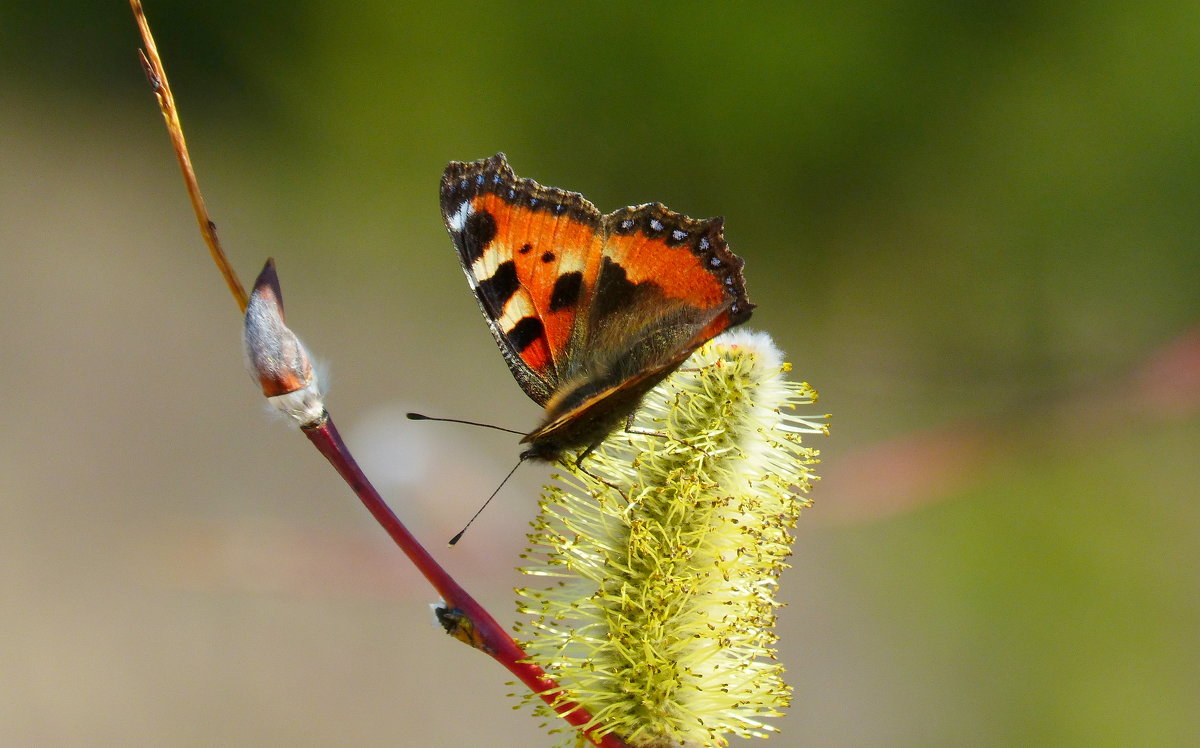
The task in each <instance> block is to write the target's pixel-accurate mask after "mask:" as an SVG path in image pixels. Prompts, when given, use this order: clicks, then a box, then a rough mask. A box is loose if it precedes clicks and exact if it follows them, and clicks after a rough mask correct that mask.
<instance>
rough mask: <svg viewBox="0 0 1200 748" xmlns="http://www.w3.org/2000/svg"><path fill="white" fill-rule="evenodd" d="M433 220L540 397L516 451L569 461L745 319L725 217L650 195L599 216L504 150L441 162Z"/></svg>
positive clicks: (746, 306) (529, 390) (503, 345)
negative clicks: (698, 216) (534, 176)
mask: <svg viewBox="0 0 1200 748" xmlns="http://www.w3.org/2000/svg"><path fill="white" fill-rule="evenodd" d="M441 207H442V217H443V218H444V219H445V222H446V228H447V229H448V230H449V232H450V237H451V239H452V240H453V242H454V248H455V249H456V250H457V251H458V258H459V260H460V261H461V262H462V268H463V271H464V272H465V273H466V275H467V282H468V283H469V284H470V286H471V289H472V290H473V291H474V292H475V298H476V299H477V300H478V301H479V306H480V308H481V309H482V310H483V315H484V317H485V318H486V319H487V323H488V327H489V328H490V329H491V331H492V335H493V336H494V337H495V338H496V343H497V345H499V346H500V352H501V353H502V354H503V355H504V360H505V362H506V363H507V364H508V367H509V369H511V370H512V373H513V376H514V377H515V378H516V380H517V384H519V385H520V386H521V389H523V390H524V391H525V394H527V395H529V397H530V398H532V399H533V400H534V402H536V403H537V404H538V405H541V406H542V407H543V408H545V414H544V417H543V420H542V423H541V425H539V426H538V427H537V428H536V429H534V430H533V431H531V432H529V433H528V434H526V435H525V437H524V438H523V439H522V440H521V443H522V444H528V445H529V446H528V448H527V449H526V450H525V451H523V452H522V453H521V459H522V460H525V459H530V458H532V459H539V460H544V461H550V462H553V461H556V460H558V459H559V458H560V457H561V456H562V455H563V453H564V452H567V451H571V450H576V449H580V448H584V451H583V452H582V453H580V455H579V457H578V458H577V462H578V461H580V460H582V459H583V458H584V457H586V455H587V454H588V453H590V452H591V450H592V449H594V448H595V447H596V446H597V445H598V444H599V443H600V442H601V441H603V440H604V438H605V437H607V436H608V434H610V433H611V432H612V431H613V430H615V429H616V428H617V427H619V426H620V425H621V422H622V421H624V420H626V419H628V418H629V417H630V415H631V414H632V413H633V412H634V411H635V410H636V409H637V407H638V404H639V403H640V402H641V400H642V398H643V396H645V394H646V393H647V392H649V391H650V389H651V388H653V387H654V386H655V385H656V384H658V383H659V382H661V381H662V380H663V379H664V378H665V377H666V376H667V375H668V374H670V373H671V372H672V371H674V370H675V369H677V368H678V367H679V365H680V364H682V363H683V362H684V360H686V359H687V358H688V356H690V355H691V354H692V352H693V351H694V350H696V349H697V348H699V347H700V346H701V345H703V344H704V343H706V342H707V341H709V340H710V339H712V338H713V337H714V336H716V335H718V334H720V333H721V332H723V331H724V330H726V329H728V328H730V327H733V326H734V325H739V324H741V323H742V322H745V321H746V320H747V319H749V317H750V311H751V310H752V309H753V308H754V305H753V304H751V303H750V301H749V300H748V299H747V298H746V283H745V280H744V279H743V277H742V265H743V264H744V263H743V261H742V259H741V258H740V257H738V256H737V255H735V254H733V252H731V251H730V250H729V247H728V246H727V245H726V243H725V237H724V235H723V232H724V225H725V224H724V219H723V218H710V219H708V220H703V221H701V220H695V219H692V218H688V217H687V216H684V215H681V214H679V213H675V212H673V211H671V210H670V209H668V208H667V207H666V206H665V205H663V204H661V203H646V204H644V205H634V206H629V207H626V208H621V209H620V210H617V211H615V212H613V213H608V214H601V213H600V211H598V210H597V209H596V207H595V206H594V205H592V204H591V203H590V202H588V201H587V200H586V199H585V198H584V197H583V195H581V194H579V193H577V192H568V191H566V190H560V189H557V188H554V187H544V186H542V185H540V184H538V183H537V182H534V181H533V180H531V179H522V178H521V177H518V176H517V175H516V174H515V173H514V172H513V170H512V168H511V167H510V166H509V165H508V160H507V159H506V158H505V156H504V154H503V153H498V154H496V155H495V156H492V157H491V158H487V159H483V160H480V161H472V162H469V163H463V162H458V161H452V162H450V164H448V165H447V166H446V170H445V172H444V173H443V174H442V183H441Z"/></svg>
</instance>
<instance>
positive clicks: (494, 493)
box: [432, 419, 527, 545]
mask: <svg viewBox="0 0 1200 748" xmlns="http://www.w3.org/2000/svg"><path fill="white" fill-rule="evenodd" d="M432 420H437V419H432ZM526 459H527V458H526V457H525V456H523V455H522V457H521V459H519V460H517V464H516V465H513V468H512V470H509V471H508V475H506V476H504V480H502V481H500V485H498V486H496V490H495V491H492V495H491V496H489V497H487V501H485V502H483V506H481V507H479V511H477V512H475V515H474V516H473V517H471V519H469V520H467V524H465V525H463V529H461V530H459V531H458V534H457V535H455V536H454V537H452V538H450V542H449V543H448V545H454V544H455V543H457V542H458V541H459V540H461V539H462V536H463V533H465V532H466V531H467V528H468V527H470V526H471V523H472V522H474V521H475V520H476V519H478V518H479V515H480V514H483V510H484V509H487V505H488V504H490V503H492V499H494V498H496V494H498V493H500V489H501V488H504V484H505V483H508V479H509V478H511V477H513V473H515V472H517V468H519V467H521V463H523V462H525V460H526Z"/></svg>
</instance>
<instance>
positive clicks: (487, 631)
mask: <svg viewBox="0 0 1200 748" xmlns="http://www.w3.org/2000/svg"><path fill="white" fill-rule="evenodd" d="M303 431H304V434H305V435H306V436H307V437H308V440H309V441H311V442H312V443H313V446H315V447H316V448H317V450H318V451H319V452H320V453H321V454H323V455H325V459H327V460H329V463H330V464H331V465H333V467H334V469H335V470H337V471H338V474H339V475H341V476H342V479H343V480H345V481H346V483H348V484H349V485H350V488H351V490H353V491H354V493H355V495H356V496H358V498H359V499H360V500H361V501H362V503H363V506H365V507H366V508H367V511H369V512H370V513H371V516H373V517H374V518H375V521H376V522H378V523H379V524H380V525H381V526H382V527H383V529H384V530H386V531H387V534H388V535H391V536H392V540H394V541H395V542H396V545H398V546H400V550H402V551H404V554H405V555H406V556H408V558H409V560H410V561H412V563H413V565H414V566H416V567H417V569H418V570H419V571H420V572H421V574H422V575H423V576H424V577H425V578H426V579H427V580H429V583H430V584H432V585H433V587H434V589H436V590H437V592H438V594H439V595H441V596H442V599H443V600H444V601H445V602H446V607H447V608H457V609H458V610H460V611H462V613H463V614H464V615H466V617H467V619H468V620H469V621H470V622H471V623H472V624H473V625H474V628H475V632H476V633H477V634H478V640H479V643H480V644H481V645H482V646H481V647H480V648H481V649H482V651H484V652H486V653H487V654H489V655H491V656H492V658H493V659H495V660H496V661H497V662H499V663H500V664H501V665H503V666H504V667H505V668H507V669H508V671H509V672H510V673H512V674H513V675H515V676H516V677H517V678H518V679H519V680H520V681H521V682H522V683H524V684H525V685H527V686H528V687H529V688H530V689H531V690H532V691H533V692H534V693H536V694H537V695H538V696H539V697H541V699H542V700H543V701H545V702H546V703H547V704H548V705H549V706H550V708H551V709H553V710H554V711H555V712H557V713H558V715H559V716H560V717H562V718H563V719H565V720H566V721H567V722H569V723H570V724H572V725H574V726H575V727H578V728H582V727H583V726H584V725H586V724H587V723H588V722H590V721H591V720H592V715H591V714H589V713H588V712H587V710H585V709H584V708H583V707H582V706H580V705H579V704H576V703H574V702H570V701H559V700H558V699H556V698H555V694H558V693H559V692H560V689H559V686H558V684H557V683H556V682H554V681H553V680H551V679H550V678H549V677H548V676H547V675H546V672H545V671H544V670H542V669H541V668H540V667H538V666H537V665H535V664H533V663H531V662H528V657H529V656H528V655H527V654H525V651H524V650H522V649H521V647H520V646H518V645H517V643H516V642H515V641H513V638H512V637H511V636H509V635H508V633H507V632H506V631H505V630H504V628H503V627H501V626H500V624H499V623H497V622H496V619H495V618H492V616H491V614H490V613H488V612H487V611H486V610H484V608H483V606H482V605H480V604H479V603H478V602H476V601H475V598H473V597H471V595H470V594H468V593H467V591H466V590H464V589H463V588H462V587H461V586H460V585H459V584H458V582H456V581H454V579H453V578H452V577H451V576H450V574H449V573H447V571H446V570H445V569H443V568H442V567H441V565H440V564H438V562H437V561H435V560H434V558H433V556H431V555H429V552H428V551H426V550H425V548H424V547H423V546H422V545H421V544H420V543H419V542H418V541H417V539H416V538H415V537H414V536H413V534H412V533H410V532H409V531H408V528H407V527H405V526H404V523H403V522H401V521H400V518H399V517H397V516H396V514H395V512H393V511H392V509H391V507H389V506H388V505H387V503H386V502H385V501H384V500H383V497H381V496H380V495H379V492H378V491H376V490H375V487H374V486H372V485H371V482H370V481H369V480H367V476H366V475H365V474H364V473H363V471H362V469H361V468H359V466H358V463H357V462H356V461H355V460H354V457H353V456H352V455H351V454H350V450H348V449H347V448H346V445H345V443H344V442H343V441H342V437H341V435H340V434H339V433H338V430H337V427H336V426H334V425H333V419H332V418H329V417H326V418H325V420H324V421H322V422H321V423H320V424H317V425H315V426H310V427H305V428H304V429H303ZM586 734H587V737H588V739H589V740H591V741H592V742H593V743H595V744H596V745H598V746H600V747H601V748H628V746H626V744H625V743H624V742H622V741H621V740H619V739H617V738H616V737H615V736H613V735H611V734H610V735H604V736H597V735H595V734H594V732H592V731H589V732H587V733H586Z"/></svg>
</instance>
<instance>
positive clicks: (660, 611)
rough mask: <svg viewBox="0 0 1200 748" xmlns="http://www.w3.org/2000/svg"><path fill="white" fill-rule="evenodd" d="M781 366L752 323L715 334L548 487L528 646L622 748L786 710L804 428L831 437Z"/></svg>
mask: <svg viewBox="0 0 1200 748" xmlns="http://www.w3.org/2000/svg"><path fill="white" fill-rule="evenodd" d="M790 368H791V367H790V365H788V364H786V363H785V362H784V361H783V358H782V354H781V353H780V352H779V350H778V349H777V348H775V346H774V344H773V343H772V342H771V339H770V338H769V337H768V336H767V335H766V334H764V333H754V332H747V331H742V330H735V331H732V332H729V333H726V334H724V335H722V336H720V337H718V338H716V339H714V340H713V341H711V342H709V343H708V344H706V345H704V346H703V347H701V348H700V349H699V350H698V351H696V353H695V354H693V355H692V357H691V358H690V359H688V361H687V362H685V363H684V364H683V366H681V367H680V368H679V370H677V371H676V372H675V373H674V374H672V375H671V376H670V377H669V378H668V379H667V380H665V381H664V382H663V383H662V384H661V385H659V386H658V387H657V388H655V389H654V390H653V391H652V392H651V393H650V394H649V395H647V397H646V398H645V400H644V401H643V403H642V405H641V407H640V408H639V410H638V413H637V417H636V420H635V424H634V427H633V428H632V429H629V430H626V429H621V430H618V431H616V432H614V433H613V434H612V435H611V436H609V437H608V439H606V440H605V442H604V443H603V444H602V445H601V446H600V447H599V448H598V449H596V450H595V451H594V452H593V453H592V454H591V455H589V456H588V457H587V458H586V459H585V460H584V463H583V466H582V468H579V467H577V466H576V465H575V458H574V456H573V455H572V456H569V457H567V458H566V459H565V460H564V461H563V464H562V467H563V469H564V470H566V471H567V473H566V474H564V475H559V476H555V478H556V480H555V482H554V483H552V484H551V485H549V486H547V487H546V489H545V491H544V492H543V495H542V499H541V502H540V512H539V515H538V517H537V519H536V520H535V521H534V522H533V523H532V526H533V531H532V532H531V533H530V534H529V542H530V547H529V550H528V552H527V553H526V555H525V558H526V559H527V560H528V561H529V562H530V565H529V566H527V567H526V568H524V569H522V571H524V572H525V573H526V574H528V575H530V576H531V577H535V578H537V579H538V580H539V582H538V585H537V586H533V585H531V586H530V587H527V588H522V589H519V590H517V592H518V594H519V595H520V598H521V599H520V602H519V607H520V610H521V612H522V613H524V614H527V615H528V618H527V620H525V621H523V622H522V623H521V624H519V632H520V635H521V636H522V638H523V639H524V640H525V641H523V644H524V645H525V647H526V650H527V651H528V652H529V654H530V655H531V657H532V658H533V659H534V660H535V661H536V662H537V663H538V664H540V665H541V666H542V667H544V668H545V669H546V671H547V672H548V673H549V674H550V676H551V677H553V678H554V679H555V680H557V681H558V683H559V684H560V685H561V686H562V687H563V689H564V692H563V696H564V698H568V699H571V700H573V701H576V702H578V703H580V704H582V705H583V706H584V707H586V708H587V709H588V710H589V712H591V714H592V715H594V717H595V723H596V724H597V725H599V726H600V727H601V729H603V730H605V731H609V732H613V733H615V734H617V735H619V736H620V737H621V738H622V739H623V740H624V741H625V742H627V743H628V744H630V745H632V746H637V747H639V748H670V747H675V746H687V747H689V748H690V747H692V746H724V745H727V744H728V743H727V739H728V737H730V736H738V737H767V736H768V735H769V734H770V733H771V732H774V731H775V729H776V728H774V727H773V726H772V725H770V724H769V723H767V722H764V721H763V718H764V717H775V716H779V715H780V714H781V710H782V709H783V708H785V707H786V706H787V704H788V699H789V697H790V689H789V687H788V686H787V685H786V684H785V683H784V682H783V678H782V674H783V667H782V665H780V663H779V662H778V661H776V659H775V650H774V649H773V648H772V647H773V645H774V643H775V640H776V637H775V634H774V624H775V609H776V608H777V607H778V605H779V604H778V603H777V602H776V601H775V593H776V590H777V587H778V578H779V574H780V572H781V571H782V570H783V569H784V568H785V567H786V566H787V564H786V559H787V558H788V557H789V556H790V554H791V543H792V535H791V532H790V531H791V528H793V527H794V526H795V522H796V519H797V516H798V515H799V512H800V509H801V507H803V506H807V505H808V503H809V500H808V499H807V498H806V494H807V493H808V491H809V489H810V487H811V484H812V482H813V481H814V480H816V476H815V475H814V474H813V472H812V468H813V466H814V465H815V464H816V463H817V462H818V459H817V456H818V453H817V451H816V450H814V449H812V448H811V447H809V446H806V445H804V444H803V443H802V441H801V439H802V436H804V435H815V434H825V433H828V427H827V426H826V423H825V419H826V416H821V415H805V414H804V413H803V412H797V408H802V407H803V406H809V405H811V404H812V403H813V401H814V400H815V399H816V393H815V392H814V391H813V390H812V389H811V388H810V387H809V386H808V385H807V384H804V383H799V382H791V381H788V379H787V378H786V376H785V375H786V373H787V372H788V371H789V370H790Z"/></svg>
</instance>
